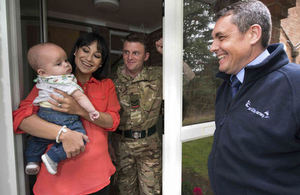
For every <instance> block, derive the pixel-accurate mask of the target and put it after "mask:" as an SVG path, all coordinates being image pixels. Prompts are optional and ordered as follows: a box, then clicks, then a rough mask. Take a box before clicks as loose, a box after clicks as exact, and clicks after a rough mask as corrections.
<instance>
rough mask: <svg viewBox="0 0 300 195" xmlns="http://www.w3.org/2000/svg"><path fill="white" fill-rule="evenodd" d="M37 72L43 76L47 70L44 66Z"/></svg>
mask: <svg viewBox="0 0 300 195" xmlns="http://www.w3.org/2000/svg"><path fill="white" fill-rule="evenodd" d="M36 73H37V74H38V75H40V76H43V75H44V74H45V70H44V69H42V68H39V69H37V71H36Z"/></svg>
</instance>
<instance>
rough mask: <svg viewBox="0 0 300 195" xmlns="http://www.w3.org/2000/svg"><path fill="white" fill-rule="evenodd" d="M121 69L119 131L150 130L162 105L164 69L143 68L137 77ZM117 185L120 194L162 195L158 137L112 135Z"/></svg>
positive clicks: (118, 80)
mask: <svg viewBox="0 0 300 195" xmlns="http://www.w3.org/2000/svg"><path fill="white" fill-rule="evenodd" d="M123 70H124V67H123V66H121V67H119V69H118V71H117V76H118V77H117V79H116V80H115V86H116V89H117V93H118V97H119V101H120V104H121V107H122V109H121V112H120V116H121V121H120V126H119V130H122V131H126V130H134V131H141V130H147V129H149V128H150V127H152V126H155V124H156V122H157V120H158V117H159V113H160V107H161V101H162V69H161V67H144V68H143V70H142V71H141V72H140V73H139V74H138V75H137V76H136V77H135V78H132V77H130V76H127V75H124V74H123V73H122V71H123ZM112 143H113V147H114V150H115V155H116V167H117V175H116V184H117V185H118V187H119V190H120V194H124V195H125V194H126V195H138V194H149V195H150V194H151V195H153V194H160V193H161V140H160V138H159V136H158V133H157V132H156V133H154V134H153V135H151V136H149V137H145V138H139V139H134V138H125V137H123V136H122V135H120V134H117V133H113V135H112Z"/></svg>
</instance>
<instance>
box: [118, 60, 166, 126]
mask: <svg viewBox="0 0 300 195" xmlns="http://www.w3.org/2000/svg"><path fill="white" fill-rule="evenodd" d="M123 70H124V66H120V67H119V68H118V71H117V78H116V79H115V86H116V91H117V93H118V98H119V101H120V105H121V111H120V117H121V121H120V125H119V129H121V130H145V129H148V128H150V127H152V126H153V125H155V124H156V122H157V120H158V117H159V113H160V107H161V102H162V68H161V67H158V66H155V67H144V68H143V70H142V71H141V72H140V73H139V74H138V75H137V76H136V77H135V78H132V77H130V76H128V75H124V74H123V73H122V71H123Z"/></svg>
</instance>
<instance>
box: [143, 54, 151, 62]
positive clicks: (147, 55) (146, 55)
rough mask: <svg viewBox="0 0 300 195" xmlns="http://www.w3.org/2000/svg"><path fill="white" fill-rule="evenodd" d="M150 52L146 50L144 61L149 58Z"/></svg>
mask: <svg viewBox="0 0 300 195" xmlns="http://www.w3.org/2000/svg"><path fill="white" fill-rule="evenodd" d="M149 56H150V53H149V52H146V53H145V58H144V62H146V61H147V60H148V59H149Z"/></svg>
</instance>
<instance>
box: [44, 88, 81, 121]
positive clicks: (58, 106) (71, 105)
mask: <svg viewBox="0 0 300 195" xmlns="http://www.w3.org/2000/svg"><path fill="white" fill-rule="evenodd" d="M54 90H55V92H57V93H59V94H61V95H62V96H63V97H58V96H56V95H53V94H51V95H50V96H51V98H52V99H54V100H55V101H53V100H48V101H49V102H50V103H51V104H52V107H51V108H52V109H53V110H56V111H59V112H65V113H68V114H76V115H79V116H83V115H84V112H85V111H84V109H83V108H82V107H81V106H80V105H79V104H78V103H77V101H76V100H75V99H74V98H73V97H72V96H70V95H68V94H67V93H65V92H63V91H61V90H58V89H54Z"/></svg>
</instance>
